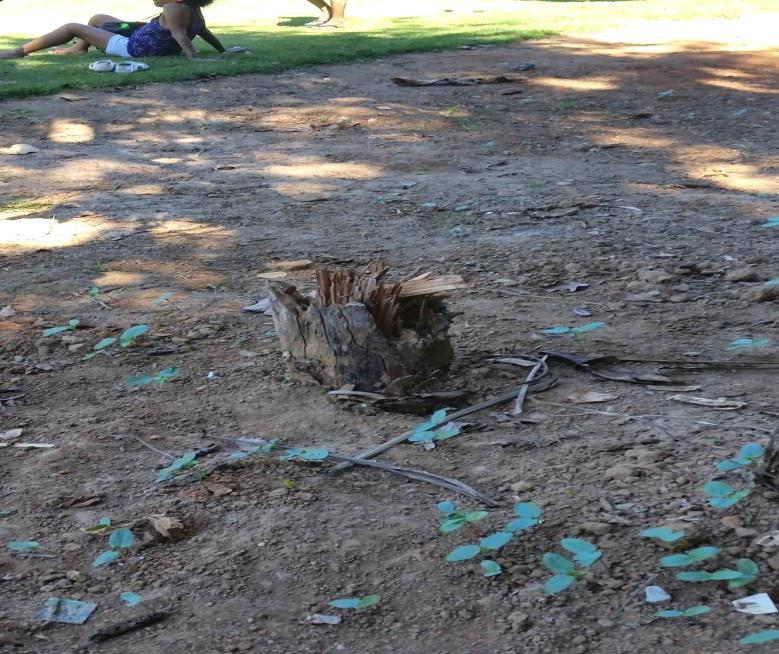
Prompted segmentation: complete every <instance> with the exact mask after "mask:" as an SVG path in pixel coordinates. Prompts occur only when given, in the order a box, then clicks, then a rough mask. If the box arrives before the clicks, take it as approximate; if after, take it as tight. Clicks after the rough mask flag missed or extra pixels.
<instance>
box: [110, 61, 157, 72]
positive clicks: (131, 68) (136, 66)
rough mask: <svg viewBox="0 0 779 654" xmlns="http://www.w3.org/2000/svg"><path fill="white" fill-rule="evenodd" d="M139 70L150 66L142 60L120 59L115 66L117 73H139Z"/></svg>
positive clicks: (147, 68)
mask: <svg viewBox="0 0 779 654" xmlns="http://www.w3.org/2000/svg"><path fill="white" fill-rule="evenodd" d="M139 70H149V66H148V65H147V64H144V63H143V62H141V61H120V62H119V63H118V64H116V67H115V68H114V72H115V73H137V72H138V71H139Z"/></svg>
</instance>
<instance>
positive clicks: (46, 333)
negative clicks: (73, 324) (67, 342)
mask: <svg viewBox="0 0 779 654" xmlns="http://www.w3.org/2000/svg"><path fill="white" fill-rule="evenodd" d="M66 331H68V328H67V327H49V329H44V330H43V336H54V334H59V333H60V332H66Z"/></svg>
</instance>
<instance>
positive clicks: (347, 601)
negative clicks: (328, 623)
mask: <svg viewBox="0 0 779 654" xmlns="http://www.w3.org/2000/svg"><path fill="white" fill-rule="evenodd" d="M327 604H328V606H332V607H333V608H336V609H357V608H359V607H360V598H359V597H345V598H343V599H335V600H332V601H330V602H328V603H327Z"/></svg>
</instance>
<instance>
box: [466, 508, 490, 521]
mask: <svg viewBox="0 0 779 654" xmlns="http://www.w3.org/2000/svg"><path fill="white" fill-rule="evenodd" d="M488 515H489V513H487V511H468V512H467V513H465V514H463V519H464V520H465V522H478V521H479V520H483V519H484V518H486V517H487V516H488Z"/></svg>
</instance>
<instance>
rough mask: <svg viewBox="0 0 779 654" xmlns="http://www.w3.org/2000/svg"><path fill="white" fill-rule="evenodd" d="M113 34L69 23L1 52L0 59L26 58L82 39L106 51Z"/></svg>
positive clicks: (89, 26) (88, 26)
mask: <svg viewBox="0 0 779 654" xmlns="http://www.w3.org/2000/svg"><path fill="white" fill-rule="evenodd" d="M113 36H114V35H113V34H111V32H106V31H105V30H101V29H98V28H97V27H92V26H91V25H81V24H80V23H68V24H67V25H63V26H62V27H58V28H57V29H56V30H54V31H53V32H49V33H48V34H44V35H43V36H41V37H39V38H37V39H35V40H33V41H30V42H29V43H25V44H24V45H22V46H19V47H18V48H13V49H11V50H2V51H0V59H15V58H17V57H26V56H27V55H28V54H31V53H33V52H37V51H38V50H46V49H47V48H53V47H54V46H55V45H64V44H65V43H68V42H70V41H71V40H72V39H74V38H77V37H78V38H80V39H83V40H84V41H86V42H87V43H88V44H89V45H93V46H95V47H96V48H100V49H101V50H105V48H106V45H108V41H110V40H111V38H113Z"/></svg>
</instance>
